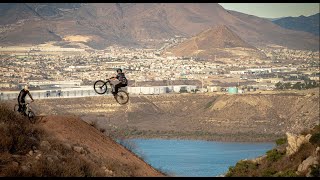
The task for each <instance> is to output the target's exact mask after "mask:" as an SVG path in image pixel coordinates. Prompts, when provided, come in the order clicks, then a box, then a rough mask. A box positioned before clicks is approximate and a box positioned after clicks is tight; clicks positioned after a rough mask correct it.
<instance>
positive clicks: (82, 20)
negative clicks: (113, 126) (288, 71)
mask: <svg viewBox="0 0 320 180" xmlns="http://www.w3.org/2000/svg"><path fill="white" fill-rule="evenodd" d="M17 12H19V13H17ZM0 15H1V16H0V24H1V28H0V43H1V44H2V45H21V44H40V43H45V42H48V41H55V42H65V43H68V45H72V44H73V43H79V42H80V43H82V44H85V45H88V46H90V47H91V48H95V49H104V48H105V47H107V46H110V45H113V44H118V45H124V46H148V47H154V46H156V45H158V46H159V45H160V46H161V44H159V41H162V40H163V39H167V38H172V37H174V36H176V35H178V36H185V37H191V36H194V35H196V34H198V33H200V32H202V31H204V30H206V29H208V28H211V27H212V26H216V25H227V26H228V27H230V29H231V30H232V31H233V32H235V33H237V34H238V35H239V36H240V38H241V39H243V40H244V41H245V42H247V43H249V44H252V45H253V46H255V47H258V46H267V45H270V44H272V45H274V44H276V45H281V46H285V47H289V48H293V49H310V50H315V51H318V50H319V37H318V36H314V35H312V34H310V33H304V32H299V31H293V30H288V29H285V28H282V27H280V26H278V25H276V24H274V23H272V22H271V21H269V20H266V19H263V18H259V17H255V16H251V15H247V14H243V13H238V12H235V11H227V10H225V9H224V8H223V7H221V6H220V5H219V4H217V3H103V4H101V3H98V4H95V3H86V4H85V3H81V4H72V3H64V4H59V3H16V4H14V3H1V4H0ZM74 36H77V37H81V38H80V39H81V40H79V38H77V39H72V38H70V37H74ZM150 39H153V40H156V41H150Z"/></svg>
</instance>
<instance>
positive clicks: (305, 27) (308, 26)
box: [272, 13, 320, 36]
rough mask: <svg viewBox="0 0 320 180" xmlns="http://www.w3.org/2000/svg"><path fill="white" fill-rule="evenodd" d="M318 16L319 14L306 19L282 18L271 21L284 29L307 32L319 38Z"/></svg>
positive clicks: (303, 17)
mask: <svg viewBox="0 0 320 180" xmlns="http://www.w3.org/2000/svg"><path fill="white" fill-rule="evenodd" d="M319 16H320V13H317V14H314V15H311V16H307V17H306V16H299V17H284V18H280V19H276V20H272V22H273V23H275V24H277V25H279V26H281V27H284V28H286V29H291V30H296V31H304V32H309V33H312V34H314V35H317V36H319Z"/></svg>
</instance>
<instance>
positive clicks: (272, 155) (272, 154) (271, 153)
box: [267, 149, 284, 162]
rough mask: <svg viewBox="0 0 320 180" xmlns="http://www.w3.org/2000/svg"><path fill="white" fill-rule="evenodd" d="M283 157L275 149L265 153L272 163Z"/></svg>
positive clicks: (282, 154)
mask: <svg viewBox="0 0 320 180" xmlns="http://www.w3.org/2000/svg"><path fill="white" fill-rule="evenodd" d="M283 156H284V152H279V151H278V150H276V149H272V150H270V151H267V159H268V160H269V161H272V162H276V161H278V160H279V159H281V158H282V157H283Z"/></svg>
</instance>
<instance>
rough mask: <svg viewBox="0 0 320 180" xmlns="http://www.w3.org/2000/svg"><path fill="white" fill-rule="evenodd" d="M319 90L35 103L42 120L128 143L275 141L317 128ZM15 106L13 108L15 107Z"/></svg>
mask: <svg viewBox="0 0 320 180" xmlns="http://www.w3.org/2000/svg"><path fill="white" fill-rule="evenodd" d="M318 92H319V89H312V90H307V91H297V92H296V93H293V91H289V92H283V93H282V92H274V93H273V94H269V93H268V94H267V93H266V94H264V93H263V92H262V94H249V93H248V94H236V95H229V94H168V95H153V96H133V95H131V96H130V101H129V104H127V105H124V106H121V105H119V104H117V103H116V101H115V100H114V99H113V97H110V96H97V97H85V98H75V99H72V98H61V99H47V100H37V101H36V102H35V103H34V104H33V106H34V109H35V111H36V112H37V113H38V114H43V115H47V114H57V115H77V116H80V117H81V118H82V119H83V120H84V121H86V122H88V123H95V124H97V126H98V127H100V128H104V129H106V131H105V133H106V134H109V133H110V134H114V133H118V134H119V135H121V136H125V137H163V138H170V137H172V138H187V139H188V138H190V139H207V140H222V141H274V140H276V139H277V138H279V137H282V136H283V135H284V134H285V133H286V132H300V131H302V130H304V129H305V128H311V127H313V126H314V125H317V124H319V93H318ZM13 103H15V102H13Z"/></svg>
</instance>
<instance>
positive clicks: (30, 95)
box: [28, 91, 34, 101]
mask: <svg viewBox="0 0 320 180" xmlns="http://www.w3.org/2000/svg"><path fill="white" fill-rule="evenodd" d="M28 95H29V97H30V98H31V100H32V101H34V100H33V98H32V96H31V94H30V91H28Z"/></svg>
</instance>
